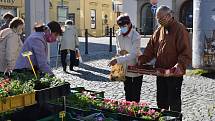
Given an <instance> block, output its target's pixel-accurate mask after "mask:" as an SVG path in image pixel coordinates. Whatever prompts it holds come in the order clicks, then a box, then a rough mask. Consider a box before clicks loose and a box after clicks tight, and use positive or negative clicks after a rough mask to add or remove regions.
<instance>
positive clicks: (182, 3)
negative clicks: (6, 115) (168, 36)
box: [123, 0, 193, 34]
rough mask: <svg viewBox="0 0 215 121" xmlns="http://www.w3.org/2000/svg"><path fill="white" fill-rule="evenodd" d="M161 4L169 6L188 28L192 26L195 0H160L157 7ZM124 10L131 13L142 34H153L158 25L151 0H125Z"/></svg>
mask: <svg viewBox="0 0 215 121" xmlns="http://www.w3.org/2000/svg"><path fill="white" fill-rule="evenodd" d="M131 5H133V6H131ZM160 5H167V6H169V7H170V8H171V9H172V10H173V12H174V15H175V18H176V19H178V20H179V21H181V22H182V23H183V24H184V25H185V26H186V27H187V28H192V26H193V0H158V3H157V7H158V6H160ZM134 8H135V9H134ZM123 12H126V13H128V14H129V15H131V17H132V19H133V22H134V23H133V24H134V25H136V27H137V28H140V31H141V33H142V34H152V32H153V30H154V29H155V27H156V20H155V14H154V13H153V10H152V5H151V3H150V0H124V1H123Z"/></svg>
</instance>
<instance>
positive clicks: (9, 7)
mask: <svg viewBox="0 0 215 121" xmlns="http://www.w3.org/2000/svg"><path fill="white" fill-rule="evenodd" d="M22 7H23V0H0V15H1V18H0V25H1V24H2V22H3V20H2V15H3V14H4V13H6V12H11V13H12V14H13V15H14V16H22V15H21V14H20V9H21V8H22Z"/></svg>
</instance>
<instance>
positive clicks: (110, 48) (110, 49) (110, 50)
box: [109, 28, 112, 52]
mask: <svg viewBox="0 0 215 121" xmlns="http://www.w3.org/2000/svg"><path fill="white" fill-rule="evenodd" d="M109 33H110V47H109V52H112V28H110V32H109Z"/></svg>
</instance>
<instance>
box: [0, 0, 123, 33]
mask: <svg viewBox="0 0 215 121" xmlns="http://www.w3.org/2000/svg"><path fill="white" fill-rule="evenodd" d="M24 1H25V0H0V14H1V15H2V14H3V13H5V12H7V11H11V12H12V13H13V14H14V15H16V16H20V17H22V18H24V17H25V3H24ZM49 1H50V4H49V20H50V21H51V20H55V21H58V22H62V24H63V23H64V21H65V20H66V19H71V20H73V21H74V23H75V25H76V28H77V29H78V31H79V35H81V36H84V32H85V29H88V32H89V33H90V34H91V35H93V36H104V35H105V29H106V28H107V27H113V26H114V25H116V18H117V16H118V15H119V12H116V11H115V12H114V11H113V1H112V0H49ZM114 1H121V0H114Z"/></svg>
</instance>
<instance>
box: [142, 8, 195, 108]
mask: <svg viewBox="0 0 215 121" xmlns="http://www.w3.org/2000/svg"><path fill="white" fill-rule="evenodd" d="M156 19H157V20H158V23H159V24H160V26H159V27H158V28H157V30H156V31H155V32H154V33H153V35H152V37H151V39H150V40H149V43H148V44H147V47H146V48H145V50H144V53H143V54H142V55H141V56H140V57H139V58H138V60H139V64H145V63H147V62H149V61H150V60H152V59H153V58H155V59H156V62H155V67H156V68H163V69H170V68H173V70H175V71H174V76H170V77H164V76H158V77H157V105H158V107H159V108H162V109H167V110H168V109H169V108H170V110H173V111H178V112H181V86H182V81H183V75H184V74H185V72H186V67H187V65H189V64H190V63H191V59H192V56H191V46H190V41H189V35H188V32H187V31H186V28H185V27H184V26H183V25H182V24H181V23H179V22H178V21H176V20H175V19H174V17H173V15H172V10H171V9H170V8H168V7H167V6H160V7H159V8H158V9H157V13H156Z"/></svg>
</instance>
